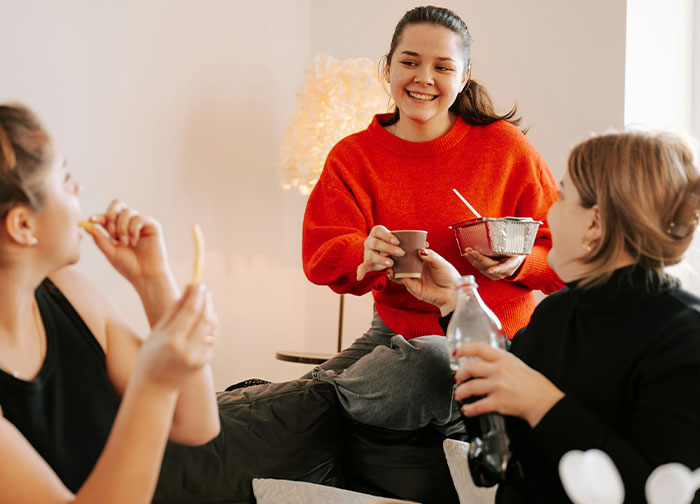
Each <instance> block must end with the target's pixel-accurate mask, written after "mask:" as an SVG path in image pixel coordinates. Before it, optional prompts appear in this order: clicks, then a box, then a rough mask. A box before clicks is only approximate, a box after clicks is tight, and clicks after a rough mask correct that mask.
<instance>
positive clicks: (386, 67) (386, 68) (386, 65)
mask: <svg viewBox="0 0 700 504" xmlns="http://www.w3.org/2000/svg"><path fill="white" fill-rule="evenodd" d="M389 75H390V74H389V63H385V64H384V78H385V79H386V82H387V84H391V80H390V79H389Z"/></svg>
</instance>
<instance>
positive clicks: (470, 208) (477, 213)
mask: <svg viewBox="0 0 700 504" xmlns="http://www.w3.org/2000/svg"><path fill="white" fill-rule="evenodd" d="M452 190H453V191H454V192H455V194H456V195H457V196H458V197H459V199H461V200H462V202H463V203H464V204H465V205H467V207H469V210H471V211H472V213H473V214H474V215H476V216H477V217H478V218H479V219H481V214H479V212H477V211H476V210H474V207H473V206H471V205H470V204H469V202H468V201H467V200H466V199H465V198H464V196H462V195H461V194H459V191H458V190H457V189H455V188H454V187H453V188H452Z"/></svg>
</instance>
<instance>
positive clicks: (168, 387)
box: [127, 362, 181, 405]
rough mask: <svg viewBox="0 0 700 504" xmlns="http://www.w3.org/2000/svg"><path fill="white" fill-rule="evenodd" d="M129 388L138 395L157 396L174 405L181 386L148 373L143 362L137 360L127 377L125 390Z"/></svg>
mask: <svg viewBox="0 0 700 504" xmlns="http://www.w3.org/2000/svg"><path fill="white" fill-rule="evenodd" d="M129 388H131V389H133V390H135V391H138V393H139V394H140V395H143V396H150V397H159V398H161V399H162V400H163V401H167V402H172V403H173V405H174V404H175V403H176V402H177V398H178V396H179V395H180V389H181V386H179V385H178V384H174V383H169V382H168V381H166V380H158V379H157V378H155V377H153V376H151V375H149V373H148V371H147V370H146V369H145V368H144V366H143V364H141V362H139V364H137V365H136V367H135V368H134V371H133V373H132V374H131V377H130V379H129V383H128V385H127V390H128V389H129Z"/></svg>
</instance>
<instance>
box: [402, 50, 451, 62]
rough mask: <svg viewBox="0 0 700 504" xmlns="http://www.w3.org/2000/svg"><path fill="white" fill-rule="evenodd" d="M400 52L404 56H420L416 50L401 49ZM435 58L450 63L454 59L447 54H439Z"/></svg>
mask: <svg viewBox="0 0 700 504" xmlns="http://www.w3.org/2000/svg"><path fill="white" fill-rule="evenodd" d="M401 54H405V55H406V56H420V54H418V53H417V52H413V51H401ZM437 59H439V60H440V61H451V62H452V63H454V62H455V60H454V59H452V58H449V57H447V56H440V57H438V58H437Z"/></svg>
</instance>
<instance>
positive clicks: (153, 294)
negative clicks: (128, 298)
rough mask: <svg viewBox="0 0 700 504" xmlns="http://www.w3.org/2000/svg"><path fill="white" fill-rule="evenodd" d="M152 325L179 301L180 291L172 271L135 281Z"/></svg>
mask: <svg viewBox="0 0 700 504" xmlns="http://www.w3.org/2000/svg"><path fill="white" fill-rule="evenodd" d="M133 285H134V288H135V289H136V292H137V293H138V295H139V297H140V298H141V303H142V304H143V308H144V310H145V311H146V316H147V317H148V322H149V323H150V325H151V327H153V325H154V324H155V323H156V322H158V320H159V319H160V317H161V316H162V315H163V314H164V313H165V312H166V311H167V310H168V309H169V308H170V307H171V306H172V305H173V304H175V303H176V302H177V300H178V298H179V297H180V292H179V290H178V288H177V284H176V283H175V279H174V278H173V275H172V273H171V272H170V271H166V272H163V273H161V274H158V275H152V276H149V277H146V278H143V279H141V280H139V281H138V282H134V284H133Z"/></svg>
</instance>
